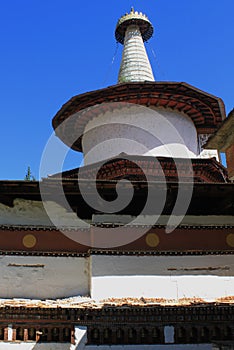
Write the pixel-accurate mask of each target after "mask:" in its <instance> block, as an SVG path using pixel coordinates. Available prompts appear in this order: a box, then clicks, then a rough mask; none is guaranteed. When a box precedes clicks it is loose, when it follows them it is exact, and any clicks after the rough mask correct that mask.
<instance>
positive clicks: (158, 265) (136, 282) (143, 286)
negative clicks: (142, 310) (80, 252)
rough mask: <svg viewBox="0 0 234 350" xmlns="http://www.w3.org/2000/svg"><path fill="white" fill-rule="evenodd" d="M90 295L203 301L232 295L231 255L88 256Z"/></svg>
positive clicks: (100, 297) (101, 297) (233, 280)
mask: <svg viewBox="0 0 234 350" xmlns="http://www.w3.org/2000/svg"><path fill="white" fill-rule="evenodd" d="M91 259H92V260H91V267H92V279H91V296H92V298H94V299H96V300H101V299H107V298H110V297H114V298H121V297H136V298H140V297H142V296H143V297H149V298H168V299H178V298H184V297H186V298H194V297H196V298H203V299H205V300H214V299H217V298H219V297H224V296H228V295H233V294H234V277H233V276H234V262H233V258H232V256H231V255H229V256H228V255H225V256H222V255H216V256H209V255H208V256H202V257H200V256H138V257H137V256H98V255H94V256H92V257H91Z"/></svg>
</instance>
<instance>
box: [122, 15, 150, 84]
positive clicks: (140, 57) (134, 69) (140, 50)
mask: <svg viewBox="0 0 234 350" xmlns="http://www.w3.org/2000/svg"><path fill="white" fill-rule="evenodd" d="M152 34H153V26H152V24H151V23H150V21H149V19H148V18H147V17H146V16H145V15H143V14H142V13H141V12H140V13H138V12H137V11H136V12H135V11H134V9H133V8H132V9H131V12H130V13H129V14H128V13H127V14H125V15H124V16H122V17H121V18H120V19H119V21H118V23H117V26H116V30H115V37H116V40H117V41H118V42H120V43H121V44H123V45H124V49H123V55H122V61H121V66H120V70H119V76H118V83H125V82H135V81H136V82H140V81H154V76H153V72H152V68H151V65H150V62H149V59H148V56H147V53H146V50H145V45H144V41H147V40H149V39H150V38H151V36H152Z"/></svg>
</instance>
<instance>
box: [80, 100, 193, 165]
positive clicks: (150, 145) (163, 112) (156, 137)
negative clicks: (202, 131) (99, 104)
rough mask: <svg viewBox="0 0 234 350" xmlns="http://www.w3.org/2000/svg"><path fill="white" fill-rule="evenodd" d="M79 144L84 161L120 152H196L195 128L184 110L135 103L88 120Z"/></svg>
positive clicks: (185, 155)
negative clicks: (181, 111) (150, 106)
mask: <svg viewBox="0 0 234 350" xmlns="http://www.w3.org/2000/svg"><path fill="white" fill-rule="evenodd" d="M114 106H117V105H114ZM82 145H83V152H84V163H85V164H86V165H87V164H90V163H95V162H98V161H101V160H103V159H108V158H111V157H114V156H117V155H119V154H120V153H121V152H124V153H126V154H129V155H146V156H147V155H150V156H166V157H181V158H194V157H196V156H197V152H198V142H197V131H196V128H195V125H194V123H193V121H192V120H191V119H190V118H189V117H188V116H187V115H186V114H184V113H180V112H177V111H173V110H170V109H164V108H154V109H153V108H147V107H144V106H140V105H135V104H127V105H126V107H125V106H124V107H121V108H120V109H114V110H112V111H109V112H106V113H103V114H100V115H99V116H97V117H95V118H94V119H92V120H90V121H89V123H88V124H87V125H86V127H85V130H84V135H83V140H82Z"/></svg>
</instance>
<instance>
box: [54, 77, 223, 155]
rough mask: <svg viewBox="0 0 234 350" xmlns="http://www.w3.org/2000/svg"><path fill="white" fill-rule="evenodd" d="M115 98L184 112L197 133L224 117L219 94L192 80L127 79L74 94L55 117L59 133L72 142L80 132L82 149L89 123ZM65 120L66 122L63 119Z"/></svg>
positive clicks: (76, 147)
mask: <svg viewBox="0 0 234 350" xmlns="http://www.w3.org/2000/svg"><path fill="white" fill-rule="evenodd" d="M116 102H125V103H133V104H138V105H143V106H147V107H151V106H154V107H164V108H170V109H173V110H176V111H179V112H183V113H185V114H186V115H188V116H189V117H190V118H191V119H192V120H193V122H194V124H195V126H196V128H197V131H198V133H207V134H209V133H213V132H214V131H215V130H217V128H218V127H219V125H220V124H221V123H222V120H223V119H224V118H225V107H224V103H223V101H222V100H221V99H220V98H218V97H215V96H213V95H210V94H208V93H205V92H203V91H201V90H199V89H197V88H195V87H193V86H191V85H189V84H186V83H174V82H143V83H142V82H141V83H138V82H135V83H125V84H118V85H113V86H110V87H108V88H104V89H100V90H96V91H91V92H87V93H84V94H81V95H77V96H74V97H72V98H71V99H70V100H69V101H68V102H67V103H66V104H64V105H63V107H62V108H61V109H60V110H59V111H58V113H57V114H56V115H55V116H54V118H53V121H52V124H53V127H54V129H55V132H56V135H57V136H58V137H59V138H60V139H61V140H62V141H63V142H64V143H66V144H68V145H69V146H70V138H71V137H72V139H75V140H76V139H77V136H79V135H81V136H80V137H79V138H78V139H77V140H76V142H75V143H74V144H73V145H72V148H73V149H74V150H77V151H82V144H81V140H82V134H83V132H84V129H85V126H86V124H87V123H88V122H89V121H90V120H91V119H92V118H94V117H95V116H96V115H97V114H99V113H100V112H104V111H107V110H113V108H116V107H117V106H116V105H117V104H116ZM97 106H98V108H97ZM120 106H121V105H120ZM120 106H119V108H120ZM81 111H82V113H79V114H78V115H77V117H76V118H75V120H74V119H72V120H71V118H70V120H69V121H68V119H69V117H70V116H71V115H73V114H75V113H77V112H81ZM65 120H66V121H67V122H66V123H63V122H64V121H65ZM62 123H63V125H62V126H61V127H60V128H59V130H58V129H57V128H58V126H60V125H61V124H62Z"/></svg>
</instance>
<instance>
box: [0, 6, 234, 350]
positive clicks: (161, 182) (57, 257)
mask: <svg viewBox="0 0 234 350" xmlns="http://www.w3.org/2000/svg"><path fill="white" fill-rule="evenodd" d="M152 34H153V26H152V24H151V22H150V20H149V19H148V18H147V16H146V15H144V14H142V13H141V12H140V13H139V12H137V11H135V10H134V9H131V11H130V13H128V14H125V15H124V16H122V17H121V18H120V19H119V21H118V22H117V26H116V30H115V38H116V40H117V41H118V42H119V43H121V44H123V46H124V47H123V54H122V62H121V66H120V71H119V76H118V83H117V84H116V85H113V86H110V87H107V88H103V89H100V90H96V91H92V92H87V93H84V94H81V95H78V96H75V97H73V98H71V99H70V100H69V101H68V102H67V103H66V104H65V105H64V106H62V108H61V109H60V110H59V111H58V113H57V114H56V115H55V116H54V118H53V122H52V123H53V127H54V129H55V133H56V135H57V136H58V137H59V138H60V139H61V140H62V141H63V142H64V143H65V144H67V145H68V146H69V147H70V148H72V149H74V150H76V151H79V152H83V155H84V166H82V167H79V168H75V169H72V170H68V171H59V172H57V173H55V174H53V175H50V176H48V177H47V178H43V179H42V180H41V181H1V182H0V188H1V191H0V211H1V215H0V225H1V226H0V247H1V248H0V254H1V265H0V272H1V273H0V298H2V299H0V317H1V321H0V348H1V349H15V348H16V347H17V346H18V347H19V349H20V348H21V349H24V350H25V349H28V350H29V349H30V350H31V349H39V350H40V349H41V350H42V349H43V350H45V349H48V350H49V349H59V350H60V349H61V350H62V349H64V350H65V349H70V350H72V349H73V350H74V349H89V350H93V349H99V350H102V349H103V350H104V349H116V350H117V349H134V350H135V349H141V350H143V349H165V350H168V349H176V350H180V349H181V350H182V349H191V350H192V349H201V350H207V349H224V348H225V349H232V348H233V342H234V319H233V309H234V306H233V301H234V278H233V274H234V264H233V252H234V221H233V198H234V184H233V182H232V181H231V178H230V176H229V175H228V171H227V169H226V168H225V167H224V166H223V165H222V164H221V163H220V158H219V153H218V151H217V149H219V147H217V149H216V148H215V147H214V144H213V143H212V145H211V146H210V148H209V140H212V137H211V136H212V135H214V134H215V135H218V133H219V127H220V126H221V128H222V127H223V125H224V123H225V121H224V120H225V117H226V115H225V107H224V104H223V102H222V100H221V99H220V98H217V97H215V96H212V95H210V94H208V93H206V92H203V91H201V90H199V89H197V88H195V87H193V86H191V85H189V84H187V83H183V82H179V83H176V82H155V81H154V75H153V72H152V68H151V65H150V62H149V59H148V57H147V53H146V49H145V46H144V42H145V41H147V40H149V39H150V37H151V36H152ZM216 137H218V136H216ZM207 141H208V143H207ZM215 145H216V143H215ZM228 146H229V145H228ZM48 148H49V146H48ZM49 154H51V153H50V149H47V150H45V152H44V158H43V160H42V163H43V162H44V164H46V162H48V161H52V158H49V157H48V158H47V156H48V155H49ZM52 157H53V154H52Z"/></svg>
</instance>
